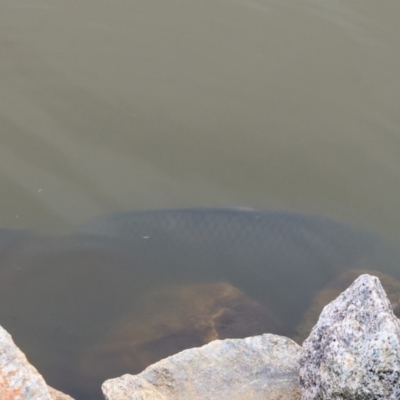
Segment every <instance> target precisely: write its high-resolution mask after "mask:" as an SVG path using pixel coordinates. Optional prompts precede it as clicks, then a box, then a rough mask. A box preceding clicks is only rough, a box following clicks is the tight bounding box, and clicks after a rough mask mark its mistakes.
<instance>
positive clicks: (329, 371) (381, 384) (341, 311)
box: [299, 274, 400, 400]
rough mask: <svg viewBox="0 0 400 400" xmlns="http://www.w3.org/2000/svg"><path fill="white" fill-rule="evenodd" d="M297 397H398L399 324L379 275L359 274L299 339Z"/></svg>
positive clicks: (351, 399)
mask: <svg viewBox="0 0 400 400" xmlns="http://www.w3.org/2000/svg"><path fill="white" fill-rule="evenodd" d="M299 375H300V387H301V395H302V400H311V399H313V400H317V399H318V400H330V399H335V400H375V399H382V400H383V399H385V400H395V399H400V323H399V320H398V319H397V318H396V317H395V316H394V314H393V311H392V308H391V305H390V302H389V300H388V298H387V296H386V293H385V291H384V290H383V288H382V286H381V284H380V281H379V279H378V278H376V277H374V276H370V275H367V274H365V275H361V276H360V277H359V278H358V279H357V280H356V281H355V282H354V283H353V284H352V285H351V286H350V287H349V288H348V289H347V290H346V291H345V292H343V293H342V294H341V295H340V296H339V297H338V298H337V299H336V300H334V301H332V302H331V303H330V304H328V305H327V306H326V307H325V308H324V310H323V311H322V314H321V316H320V318H319V320H318V323H317V325H315V327H314V328H313V330H312V332H311V334H310V336H309V337H308V338H307V339H306V340H305V341H304V343H303V350H302V354H301V360H300V370H299Z"/></svg>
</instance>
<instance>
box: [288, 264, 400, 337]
mask: <svg viewBox="0 0 400 400" xmlns="http://www.w3.org/2000/svg"><path fill="white" fill-rule="evenodd" d="M362 274H370V275H374V276H376V277H378V278H379V280H380V282H381V284H382V287H383V289H384V290H385V292H386V294H387V297H388V298H389V300H390V303H391V305H392V308H393V312H394V314H395V315H396V317H397V318H399V317H400V282H399V281H398V280H397V279H395V278H393V277H392V276H389V275H387V274H384V273H383V272H380V271H374V270H365V269H352V270H349V271H346V272H344V273H342V274H341V275H339V276H338V277H337V278H336V279H334V280H333V281H332V282H330V283H329V284H328V285H326V286H325V287H324V288H322V289H321V290H320V291H319V292H318V293H317V294H316V296H315V298H314V300H313V302H312V304H311V305H310V307H309V308H308V309H307V311H306V312H305V313H304V315H303V317H302V319H301V321H300V323H299V324H298V325H297V327H296V334H295V335H294V336H293V337H292V339H293V340H294V341H295V342H296V343H299V344H301V343H303V341H304V340H305V339H306V338H307V336H308V335H309V334H310V332H311V329H312V328H313V326H314V325H315V324H316V323H317V321H318V318H319V316H320V314H321V312H322V310H323V308H324V307H325V306H326V305H327V304H328V303H330V302H331V301H333V300H335V299H336V297H338V296H339V295H340V293H342V292H343V291H344V290H346V289H347V288H348V287H349V286H350V285H351V284H352V283H353V282H354V281H355V279H357V278H358V277H359V276H360V275H362Z"/></svg>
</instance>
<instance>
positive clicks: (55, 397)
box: [47, 386, 74, 400]
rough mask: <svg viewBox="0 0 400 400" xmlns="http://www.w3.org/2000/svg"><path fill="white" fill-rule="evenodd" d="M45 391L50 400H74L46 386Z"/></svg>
mask: <svg viewBox="0 0 400 400" xmlns="http://www.w3.org/2000/svg"><path fill="white" fill-rule="evenodd" d="M47 389H48V391H49V393H50V396H51V399H52V400H74V399H73V398H72V397H71V396H69V395H68V394H65V393H62V392H60V391H59V390H56V389H54V388H52V387H50V386H47Z"/></svg>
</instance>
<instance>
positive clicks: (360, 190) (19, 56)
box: [0, 0, 400, 323]
mask: <svg viewBox="0 0 400 400" xmlns="http://www.w3.org/2000/svg"><path fill="white" fill-rule="evenodd" d="M399 12H400V5H399V4H398V3H396V2H386V3H380V2H374V1H369V0H354V1H352V2H345V1H338V0H336V1H326V0H324V1H321V0H318V1H317V0H296V1H294V0H292V1H289V0H283V1H282V0H279V1H274V0H268V1H267V0H255V1H234V0H213V1H209V0H205V1H199V2H195V1H192V0H188V1H182V0H170V1H168V2H165V1H159V0H150V1H149V0H146V1H136V2H131V1H127V0H118V1H113V2H111V1H105V0H98V1H92V0H81V1H79V2H78V1H61V0H34V1H32V0H12V1H11V0H0V57H1V62H0V187H1V196H0V227H1V228H13V229H28V230H34V231H38V232H43V233H45V234H48V235H58V234H60V233H65V232H71V231H73V230H74V227H76V226H77V225H78V224H80V223H82V222H83V221H87V220H90V219H91V218H94V217H97V216H102V215H105V214H109V213H111V212H115V211H125V210H143V209H154V208H156V209H157V208H180V207H198V206H201V207H204V206H211V207H214V206H218V207H228V206H245V207H254V208H258V209H289V210H295V211H300V212H308V213H312V214H320V215H324V216H329V217H333V218H335V219H336V218H337V219H340V220H343V221H346V222H348V223H351V224H353V225H356V226H359V227H362V228H367V229H369V230H371V231H373V232H376V233H378V234H381V235H383V236H385V237H388V238H392V239H394V240H398V239H399V237H400V223H399V222H400V214H399V213H398V198H399V192H400V184H399V183H400V160H399V157H398V154H400V136H399V132H400V129H399V128H400V118H399V115H398V104H399V103H400V79H399V78H398V71H399V70H400V54H399V52H398V49H399V45H400V43H399V42H400V28H399V24H398V15H399ZM54 240H56V241H57V238H56V237H55V238H54ZM110 257H112V256H110ZM68 260H69V259H68V255H66V256H65V261H64V264H63V265H65V268H64V269H65V270H67V271H68V265H69V263H68ZM105 271H107V268H106V266H105ZM104 273H105V275H106V276H109V275H107V274H108V272H104ZM65 279H68V277H67V276H66V277H65ZM116 279H118V278H116ZM143 279H144V278H143ZM100 282H101V279H100V278H99V284H100ZM38 284H40V281H39V283H38ZM41 284H43V282H42V283H41ZM94 286H95V285H94ZM0 323H1V321H0Z"/></svg>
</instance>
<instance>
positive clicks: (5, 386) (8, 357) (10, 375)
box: [0, 326, 73, 400]
mask: <svg viewBox="0 0 400 400" xmlns="http://www.w3.org/2000/svg"><path fill="white" fill-rule="evenodd" d="M0 399H1V400H68V399H71V400H73V399H72V397H69V396H67V395H64V394H63V393H61V392H59V391H57V390H55V389H53V388H50V387H48V386H47V385H46V382H45V381H44V379H43V377H42V376H41V375H40V374H39V372H38V371H37V370H36V369H35V368H34V367H33V366H32V365H31V364H29V362H28V360H27V359H26V357H25V354H24V353H22V351H21V350H20V349H19V348H18V347H17V346H16V345H15V344H14V342H13V340H12V338H11V335H10V334H9V333H8V332H7V331H6V330H5V329H3V328H2V327H1V326H0Z"/></svg>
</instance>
